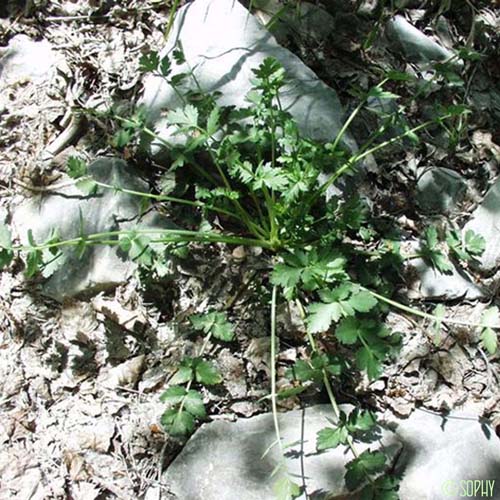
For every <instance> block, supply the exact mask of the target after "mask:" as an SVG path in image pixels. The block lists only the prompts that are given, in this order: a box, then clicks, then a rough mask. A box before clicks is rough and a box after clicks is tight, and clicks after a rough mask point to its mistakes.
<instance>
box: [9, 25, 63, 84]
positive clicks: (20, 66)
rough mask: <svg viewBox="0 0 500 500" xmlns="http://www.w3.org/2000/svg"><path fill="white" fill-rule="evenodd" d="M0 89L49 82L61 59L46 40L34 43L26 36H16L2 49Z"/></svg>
mask: <svg viewBox="0 0 500 500" xmlns="http://www.w3.org/2000/svg"><path fill="white" fill-rule="evenodd" d="M0 55H1V57H0V88H2V87H4V86H6V85H12V84H15V83H22V82H26V81H31V82H34V83H42V82H43V81H46V80H49V79H50V78H51V76H52V75H53V74H54V71H55V68H56V66H57V64H58V62H59V61H60V60H61V57H60V56H59V55H58V54H57V53H56V52H55V51H54V50H53V49H52V46H51V45H50V43H49V42H47V41H46V40H43V41H40V42H33V41H32V40H30V38H29V37H27V36H26V35H16V36H15V37H14V38H12V39H11V40H10V42H9V45H8V46H7V47H6V48H3V49H0Z"/></svg>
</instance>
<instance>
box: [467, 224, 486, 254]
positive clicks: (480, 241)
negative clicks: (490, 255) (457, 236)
mask: <svg viewBox="0 0 500 500" xmlns="http://www.w3.org/2000/svg"><path fill="white" fill-rule="evenodd" d="M465 246H466V247H467V251H468V252H469V253H470V254H471V255H481V254H482V253H483V252H484V250H485V249H486V240H485V239H484V237H483V236H481V235H480V234H477V233H475V232H474V231H473V230H472V229H468V230H467V231H466V232H465Z"/></svg>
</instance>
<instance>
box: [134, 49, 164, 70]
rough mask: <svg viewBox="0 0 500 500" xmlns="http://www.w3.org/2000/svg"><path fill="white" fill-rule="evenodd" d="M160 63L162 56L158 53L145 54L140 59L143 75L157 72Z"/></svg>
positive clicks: (140, 68)
mask: <svg viewBox="0 0 500 500" xmlns="http://www.w3.org/2000/svg"><path fill="white" fill-rule="evenodd" d="M159 63H160V56H159V55H158V52H155V51H152V52H148V53H146V54H143V55H142V56H141V58H140V59H139V70H140V71H142V72H143V73H150V72H152V71H156V69H157V68H158V64H159Z"/></svg>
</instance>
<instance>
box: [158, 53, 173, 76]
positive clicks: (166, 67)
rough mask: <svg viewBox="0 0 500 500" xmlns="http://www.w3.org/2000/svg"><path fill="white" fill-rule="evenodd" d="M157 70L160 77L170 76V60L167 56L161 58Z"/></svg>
mask: <svg viewBox="0 0 500 500" xmlns="http://www.w3.org/2000/svg"><path fill="white" fill-rule="evenodd" d="M157 66H158V65H157ZM159 70H160V73H161V75H162V76H168V75H169V74H170V71H171V70H172V66H171V64H170V59H169V58H168V56H165V57H162V59H161V61H160V66H159Z"/></svg>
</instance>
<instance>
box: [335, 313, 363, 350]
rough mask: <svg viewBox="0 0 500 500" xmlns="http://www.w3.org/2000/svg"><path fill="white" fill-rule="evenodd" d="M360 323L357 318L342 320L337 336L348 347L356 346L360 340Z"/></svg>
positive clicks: (336, 331) (336, 332)
mask: <svg viewBox="0 0 500 500" xmlns="http://www.w3.org/2000/svg"><path fill="white" fill-rule="evenodd" d="M358 332H359V322H358V320H357V319H356V318H352V317H350V318H346V319H344V320H342V322H341V323H340V324H339V326H338V327H337V329H336V330H335V336H336V337H337V338H338V339H339V340H340V342H342V343H343V344H346V345H352V344H355V343H356V341H357V340H358Z"/></svg>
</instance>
